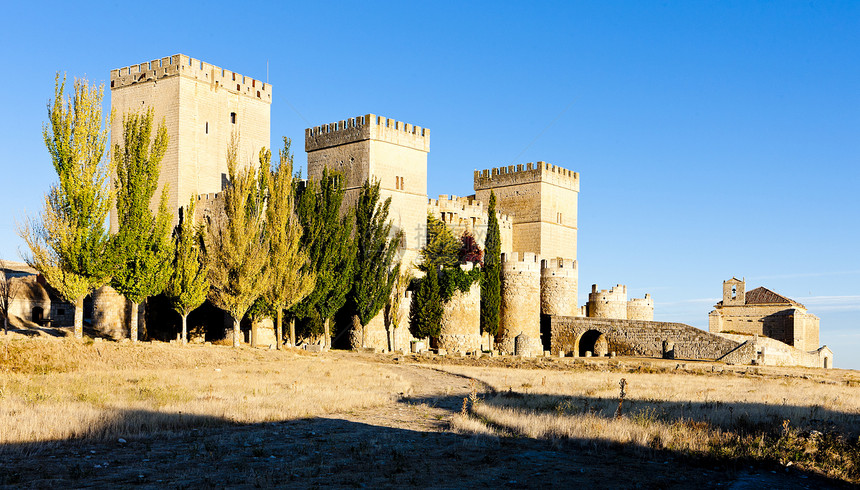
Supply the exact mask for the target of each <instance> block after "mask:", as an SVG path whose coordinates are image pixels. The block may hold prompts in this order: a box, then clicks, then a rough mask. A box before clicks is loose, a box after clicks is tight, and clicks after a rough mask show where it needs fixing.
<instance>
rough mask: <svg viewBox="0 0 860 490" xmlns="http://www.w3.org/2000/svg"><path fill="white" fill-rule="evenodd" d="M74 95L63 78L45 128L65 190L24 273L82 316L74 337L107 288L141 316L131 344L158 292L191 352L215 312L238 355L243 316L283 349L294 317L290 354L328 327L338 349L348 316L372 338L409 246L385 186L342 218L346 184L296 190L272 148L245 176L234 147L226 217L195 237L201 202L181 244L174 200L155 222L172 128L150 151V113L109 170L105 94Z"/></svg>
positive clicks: (189, 212) (37, 234)
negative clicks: (204, 320) (86, 308)
mask: <svg viewBox="0 0 860 490" xmlns="http://www.w3.org/2000/svg"><path fill="white" fill-rule="evenodd" d="M64 88H65V79H63V80H62V81H61V80H60V78H59V76H58V77H57V83H56V90H55V98H54V99H53V101H52V102H51V103H50V104H49V118H50V124H49V125H46V126H45V127H44V128H43V134H44V137H45V143H46V146H47V147H48V150H49V153H50V154H51V156H52V161H53V163H54V167H55V169H56V171H57V175H58V177H59V182H58V183H57V184H55V185H54V186H52V187H51V190H50V191H49V193H48V195H47V197H46V201H45V207H44V210H43V213H42V217H41V218H42V219H41V220H33V221H30V222H29V223H28V224H27V225H26V226H25V227H24V228H23V229H22V232H21V234H22V236H23V237H24V239H25V241H26V242H27V244H28V246H29V248H30V251H31V253H30V255H29V256H27V257H25V258H26V259H27V261H28V262H29V263H30V264H31V265H32V266H33V267H35V268H36V269H37V270H39V271H40V272H41V273H42V274H43V275H44V276H45V278H46V279H47V281H48V282H49V284H50V285H51V286H52V287H54V289H56V290H57V291H58V292H59V293H60V295H61V296H62V297H63V298H65V299H66V300H67V301H69V302H71V303H73V304H74V305H75V327H74V333H75V336H76V337H78V338H80V337H81V336H82V327H83V321H82V320H83V314H82V306H83V299H84V297H85V296H86V295H87V294H89V293H90V292H92V291H93V290H94V289H95V288H98V287H100V286H102V285H104V284H107V283H110V284H111V285H112V286H113V287H114V288H115V289H116V290H117V291H118V292H119V293H120V294H122V295H123V296H125V297H126V298H128V300H129V301H130V302H131V304H132V312H131V318H130V326H129V327H130V334H131V337H132V339H133V340H137V336H138V335H137V317H138V315H137V309H138V305H139V304H140V303H141V302H142V301H144V300H145V299H146V298H147V297H150V296H153V295H156V294H159V293H161V292H164V293H165V294H166V296H167V297H168V298H169V299H170V301H171V304H172V305H173V307H174V309H176V311H177V312H178V313H179V314H180V315H181V316H182V339H183V341H184V340H185V339H186V338H187V316H188V314H189V313H190V312H191V311H192V310H194V309H195V308H197V307H198V306H199V305H200V304H202V302H203V301H204V300H205V299H206V298H208V299H210V300H211V301H212V303H214V304H215V305H216V306H218V307H219V308H222V309H224V310H225V311H227V312H229V313H230V314H231V316H232V317H233V319H234V323H233V343H234V345H238V343H239V335H240V333H239V322H240V320H241V319H242V318H243V317H244V316H245V314H246V313H253V314H254V315H257V316H273V317H274V318H275V319H276V328H277V336H278V339H279V340H280V339H281V338H282V334H281V330H282V319H283V316H284V312H288V313H289V318H291V322H290V341H291V343H294V342H295V329H294V323H293V321H292V320H293V319H295V318H299V319H305V320H308V321H309V323H310V324H311V325H312V326H315V328H316V327H318V326H320V325H321V326H322V330H323V331H324V338H325V339H327V340H326V342H327V343H328V342H329V340H330V332H329V323H330V320H331V318H332V317H333V316H334V315H335V313H336V312H337V311H338V310H340V309H342V308H344V307H346V308H349V309H350V312H351V315H352V318H353V322H352V323H353V326H354V328H356V329H358V328H360V329H361V331H362V333H363V330H364V326H365V325H367V323H368V322H369V321H370V320H371V319H372V318H373V317H374V316H376V314H377V313H379V311H380V310H381V309H382V307H383V306H385V304H386V303H387V302H388V300H389V297H390V296H391V291H392V287H393V286H394V285H395V282H396V281H397V279H398V277H400V276H401V274H400V266H399V264H398V263H397V260H396V258H397V250H398V245H399V243H400V241H401V237H400V236H399V235H398V234H395V233H392V232H391V224H390V223H389V222H388V209H389V206H390V199H389V200H386V201H385V202H384V203H380V202H379V185H378V183H377V184H375V185H373V184H370V183H366V184H365V185H364V187H363V188H362V189H361V192H360V195H359V197H358V201H357V204H356V206H355V208H354V209H350V210H349V211H348V212H346V213H342V212H341V206H342V203H343V198H344V189H343V184H342V179H340V178H339V176H338V175H332V174H329V173H328V172H324V174H323V175H322V178H321V179H320V180H319V181H318V182H314V181H308V182H307V183H306V185H300V183H299V181H298V179H296V178H294V176H293V157H292V154H291V153H290V141H289V140H288V139H286V138H285V139H284V148H283V149H282V150H280V151H279V158H278V163H277V164H276V165H275V166H272V164H271V152H270V151H269V150H267V149H265V148H264V149H262V150H261V151H260V154H259V165H258V166H255V165H248V166H240V165H239V162H238V161H237V147H238V143H237V140H236V137H235V135H234V139H233V140H232V142H231V145H230V147H229V149H228V152H227V163H228V172H229V177H230V184H229V186H228V188H227V189H225V191H224V192H223V201H222V205H223V206H222V207H221V208H220V210H219V212H218V213H216V215H215V216H214V219H212V221H211V222H209V223H205V224H202V225H200V226H198V225H196V224H195V222H194V215H195V209H194V198H193V197H192V198H191V202H190V203H189V205H188V206H187V207H185V208H183V209H182V210H180V219H179V223H178V224H177V225H176V227H175V228H174V231H173V237H172V240H171V237H170V236H169V232H170V222H171V220H172V216H171V213H170V212H169V211H168V209H167V189H166V188H165V189H163V190H162V194H161V196H160V201H159V202H160V205H159V207H158V209H157V210H156V212H155V213H153V212H152V211H151V208H150V202H151V201H152V199H153V197H154V196H155V192H156V190H157V187H158V175H159V165H160V161H161V158H162V157H163V155H164V152H165V150H166V147H167V143H168V141H167V140H168V137H167V132H166V130H165V128H164V126H163V124H162V125H160V126H159V128H158V129H157V131H156V134H155V137H154V138H153V137H152V136H151V135H152V119H153V113H152V111H151V110H150V111H148V112H145V113H142V114H126V115H124V117H123V144H122V145H116V146H115V147H114V148H113V159H112V161H111V162H107V161H106V160H105V159H104V147H105V142H106V139H107V133H106V131H105V130H104V129H102V123H101V117H102V116H101V109H100V108H101V98H102V93H103V91H102V89H101V88H91V87H89V86H88V85H87V83H86V81H79V80H76V81H75V90H74V96H73V97H71V98H69V99H68V100H67V99H66V98H65V97H64ZM111 173H115V175H116V178H115V179H114V186H113V190H111V188H110V187H109V185H108V183H109V182H108V179H109V178H110V175H111ZM112 203H116V216H117V222H118V231H117V233H116V234H114V235H109V234H108V233H107V232H106V230H105V228H104V223H105V219H106V217H107V213H108V211H109V209H110V207H111V205H112ZM249 310H250V311H249Z"/></svg>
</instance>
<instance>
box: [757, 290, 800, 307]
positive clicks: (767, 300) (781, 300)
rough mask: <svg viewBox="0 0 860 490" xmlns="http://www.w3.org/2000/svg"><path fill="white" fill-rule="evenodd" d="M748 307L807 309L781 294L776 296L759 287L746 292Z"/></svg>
mask: <svg viewBox="0 0 860 490" xmlns="http://www.w3.org/2000/svg"><path fill="white" fill-rule="evenodd" d="M744 302H745V303H746V304H748V305H768V304H783V305H794V306H800V307H801V308H805V307H804V306H803V305H802V304H800V303H798V302H797V301H794V300H793V299H791V298H786V297H785V296H783V295H781V294H776V293H774V292H773V291H771V290H770V289H768V288H763V287H758V288H755V289H752V290H750V291H747V292H746V297H745V301H744Z"/></svg>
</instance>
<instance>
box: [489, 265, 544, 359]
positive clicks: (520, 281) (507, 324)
mask: <svg viewBox="0 0 860 490" xmlns="http://www.w3.org/2000/svg"><path fill="white" fill-rule="evenodd" d="M540 274H541V272H540V262H539V261H538V257H537V256H536V255H535V254H533V253H528V252H526V253H524V254H522V255H520V254H518V253H516V252H513V253H511V254H502V302H501V309H500V312H499V313H500V314H499V335H498V338H499V349H500V350H501V351H503V352H507V353H517V354H524V355H536V354H538V353H540V352H542V351H543V347H542V345H541V340H540ZM520 335H523V336H525V338H527V339H528V340H527V342H525V343H523V342H520V343H517V341H516V338H517V337H518V336H520ZM518 345H519V346H521V349H522V350H521V351H517V350H516V347H517V346H518Z"/></svg>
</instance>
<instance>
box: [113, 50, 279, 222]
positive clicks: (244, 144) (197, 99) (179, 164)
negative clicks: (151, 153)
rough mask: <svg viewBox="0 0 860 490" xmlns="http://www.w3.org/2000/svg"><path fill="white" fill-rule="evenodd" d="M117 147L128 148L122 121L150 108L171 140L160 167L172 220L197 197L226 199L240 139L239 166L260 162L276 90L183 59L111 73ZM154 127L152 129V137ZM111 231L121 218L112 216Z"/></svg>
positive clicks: (150, 62) (154, 61) (173, 58)
mask: <svg viewBox="0 0 860 490" xmlns="http://www.w3.org/2000/svg"><path fill="white" fill-rule="evenodd" d="M110 88H111V110H112V111H113V114H114V117H113V120H112V122H111V148H113V145H114V144H117V143H121V141H122V118H123V115H124V114H126V113H129V112H133V111H142V110H146V109H148V108H152V109H153V110H154V112H155V120H154V121H153V122H154V126H156V127H157V125H158V124H159V123H160V122H161V121H162V119H163V120H164V123H165V125H166V127H167V134H168V135H169V137H170V141H169V143H168V145H167V152H166V153H165V155H164V159H163V160H162V161H161V173H160V175H159V189H158V193H157V194H156V197H155V198H154V199H153V203H152V207H153V208H155V207H157V206H158V197H159V196H160V195H161V189H162V188H163V187H164V185H169V198H168V206H169V209H171V210H172V211H173V212H174V213H175V212H176V210H177V209H178V208H179V207H181V206H184V205H186V204H187V203H188V200H189V199H190V198H191V197H192V196H195V197H196V196H198V195H200V194H206V193H212V192H220V191H221V189H222V186H223V183H224V182H225V181H226V178H227V148H228V146H229V144H230V139H231V136H232V135H233V134H236V135H237V136H238V138H239V148H238V163H239V164H240V165H248V164H256V163H258V152H259V150H260V148H261V147H263V146H265V147H267V148H268V147H269V146H270V142H269V119H270V116H269V114H270V108H271V104H272V86H271V85H269V84H268V83H264V82H261V81H259V80H255V79H253V78H250V77H245V76H243V75H240V74H238V73H234V72H232V71H229V70H224V69H221V68H219V67H217V66H213V65H210V64H208V63H204V62H202V61H200V60H196V59H193V58H190V57H188V56H185V55H183V54H177V55H174V56H169V57H167V58H161V59H160V60H153V61H149V62H145V63H141V64H139V65H132V66H128V67H125V68H119V69H116V70H111V73H110ZM154 129H155V128H153V130H154ZM111 228H112V229H113V230H115V229H116V217H115V216H114V213H111Z"/></svg>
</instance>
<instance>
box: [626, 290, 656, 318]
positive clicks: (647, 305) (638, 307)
mask: <svg viewBox="0 0 860 490" xmlns="http://www.w3.org/2000/svg"><path fill="white" fill-rule="evenodd" d="M627 319H628V320H645V321H648V322H652V321H654V300H653V299H651V295H650V294H646V295H645V297H644V298H630V301H628V302H627Z"/></svg>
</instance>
